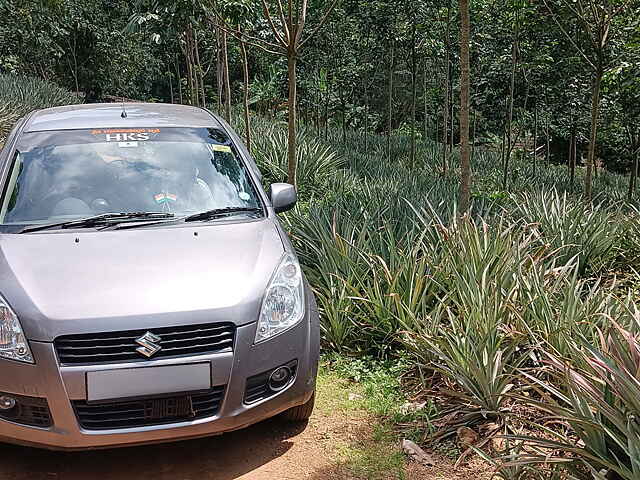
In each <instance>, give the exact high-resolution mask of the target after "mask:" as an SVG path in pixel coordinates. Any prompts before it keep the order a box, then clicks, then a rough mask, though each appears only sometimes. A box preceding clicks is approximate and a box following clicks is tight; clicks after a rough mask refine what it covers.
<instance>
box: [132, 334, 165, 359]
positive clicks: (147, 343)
mask: <svg viewBox="0 0 640 480" xmlns="http://www.w3.org/2000/svg"><path fill="white" fill-rule="evenodd" d="M161 340H162V339H161V338H160V337H159V336H158V335H154V334H153V333H151V332H147V333H145V334H144V335H143V336H141V337H140V338H136V343H137V344H138V345H140V346H139V347H138V348H136V352H138V353H139V354H140V355H144V356H145V357H147V358H151V357H153V356H154V355H155V354H156V353H158V352H159V351H160V350H162V347H161V346H160V345H158V343H160V341H161Z"/></svg>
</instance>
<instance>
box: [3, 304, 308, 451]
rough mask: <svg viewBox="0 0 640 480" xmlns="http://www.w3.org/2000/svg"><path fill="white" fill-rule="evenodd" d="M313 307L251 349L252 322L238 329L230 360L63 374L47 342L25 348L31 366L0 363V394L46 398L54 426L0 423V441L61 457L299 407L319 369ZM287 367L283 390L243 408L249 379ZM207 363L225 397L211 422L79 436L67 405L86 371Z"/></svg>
mask: <svg viewBox="0 0 640 480" xmlns="http://www.w3.org/2000/svg"><path fill="white" fill-rule="evenodd" d="M313 307H315V305H314V306H313ZM313 307H312V308H307V313H306V316H305V319H304V320H303V321H302V322H300V323H299V324H298V325H296V326H295V327H293V328H292V329H290V330H288V331H287V332H284V333H283V334H281V335H279V336H277V337H275V338H273V339H271V340H268V341H266V342H263V343H260V344H257V345H254V344H253V340H254V337H255V329H256V324H255V323H253V324H249V325H245V326H242V327H238V328H237V330H236V340H235V346H234V351H233V353H220V354H212V355H198V356H189V357H182V358H179V359H162V360H155V361H146V362H144V363H142V364H141V363H140V362H135V363H121V364H111V365H93V366H73V367H67V366H60V365H59V363H58V359H57V356H56V353H55V350H54V347H53V344H52V343H45V342H34V341H32V342H30V345H31V349H32V352H33V355H34V357H35V359H36V364H35V365H25V364H21V363H17V362H12V361H9V360H0V391H1V392H5V393H9V394H15V395H26V396H33V397H42V398H46V399H47V401H48V404H49V409H50V411H51V416H52V421H53V424H52V426H51V427H49V428H38V427H29V426H24V425H18V424H16V423H13V422H10V421H5V420H2V419H0V441H4V442H8V443H17V444H23V445H32V446H39V447H45V448H51V449H64V450H66V449H69V450H74V449H91V448H108V447H122V446H130V445H137V444H146V443H155V442H167V441H175V440H182V439H188V438H195V437H202V436H208V435H215V434H220V433H223V432H228V431H231V430H237V429H239V428H243V427H246V426H248V425H251V424H253V423H256V422H259V421H261V420H264V419H266V418H269V417H271V416H274V415H277V414H278V413H280V412H282V411H284V410H287V409H289V408H291V407H294V406H297V405H301V404H303V403H305V402H306V401H307V400H309V398H310V397H311V395H312V394H313V391H314V389H315V378H316V374H317V366H318V355H319V327H318V313H317V311H316V310H315V308H313ZM291 360H297V362H298V367H297V372H296V378H295V380H294V381H293V382H292V383H291V384H290V385H289V386H288V387H287V388H286V389H284V390H282V391H280V392H278V393H277V394H275V395H273V396H272V397H270V398H267V399H265V400H261V401H259V402H256V403H254V404H251V405H245V404H244V401H243V400H244V395H245V387H246V380H247V378H248V377H251V376H253V375H257V374H259V373H262V372H264V371H265V370H267V369H270V368H275V367H277V366H279V365H282V364H286V363H287V362H290V361H291ZM207 361H208V362H211V371H212V386H213V387H215V386H222V385H224V386H225V393H224V398H223V400H222V403H221V405H220V408H219V410H218V412H217V414H216V415H215V416H213V417H207V418H201V419H198V420H192V421H184V422H179V423H172V424H162V425H153V426H144V427H136V428H119V429H114V430H86V429H83V428H82V427H81V426H80V425H79V423H78V419H77V417H76V413H75V411H74V409H73V407H72V403H71V402H72V401H73V400H86V398H87V392H86V373H87V372H88V371H91V370H100V369H109V370H113V369H120V368H131V367H141V366H144V367H151V366H159V365H178V364H187V363H194V362H207Z"/></svg>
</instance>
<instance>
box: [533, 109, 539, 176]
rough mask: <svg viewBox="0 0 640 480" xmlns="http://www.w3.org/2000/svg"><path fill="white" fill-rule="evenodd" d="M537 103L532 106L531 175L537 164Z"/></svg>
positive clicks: (534, 171)
mask: <svg viewBox="0 0 640 480" xmlns="http://www.w3.org/2000/svg"><path fill="white" fill-rule="evenodd" d="M537 160H538V103H537V102H536V104H535V106H534V107H533V175H534V176H535V174H536V168H537V166H538V162H537Z"/></svg>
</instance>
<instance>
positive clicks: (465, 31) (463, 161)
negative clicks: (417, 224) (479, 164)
mask: <svg viewBox="0 0 640 480" xmlns="http://www.w3.org/2000/svg"><path fill="white" fill-rule="evenodd" d="M459 10H460V169H461V176H460V195H459V201H458V205H459V209H460V214H462V215H463V214H465V213H467V212H468V211H469V206H470V205H469V204H470V198H471V161H470V158H469V157H470V151H469V91H470V84H471V81H470V76H471V72H470V62H469V43H470V36H471V26H470V19H469V0H460V1H459Z"/></svg>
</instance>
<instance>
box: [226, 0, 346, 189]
mask: <svg viewBox="0 0 640 480" xmlns="http://www.w3.org/2000/svg"><path fill="white" fill-rule="evenodd" d="M337 2H338V0H332V1H331V3H330V4H329V6H328V7H327V8H326V9H325V11H324V13H323V14H322V15H321V16H320V17H319V20H318V22H317V24H316V26H315V27H314V28H313V29H312V31H311V32H310V33H309V34H308V35H307V36H306V37H303V32H304V28H305V26H306V24H307V15H308V11H309V2H308V0H301V1H300V2H294V1H293V0H289V2H287V4H286V5H283V3H282V1H281V0H277V2H276V3H277V5H276V10H277V11H272V10H273V8H272V7H273V5H270V2H268V1H267V0H261V3H262V12H263V15H264V18H265V20H266V22H267V23H268V25H269V29H270V30H271V33H272V35H273V38H272V40H265V39H264V38H259V37H256V36H249V35H247V34H245V37H246V39H247V43H248V44H252V45H256V46H258V47H260V48H262V49H263V50H265V51H267V52H269V53H273V54H276V55H281V56H285V57H286V58H287V79H288V90H289V99H288V105H287V107H288V141H287V163H288V167H287V181H288V182H289V183H291V184H293V185H294V186H296V185H297V177H296V172H297V158H296V142H297V140H296V128H297V102H298V77H297V65H298V58H299V56H300V53H301V51H302V49H303V47H304V46H305V45H306V44H307V42H309V40H310V39H311V38H313V36H314V35H315V34H316V33H317V32H318V31H319V30H320V29H321V28H322V27H323V26H324V24H325V23H326V22H327V20H328V19H329V15H331V12H332V11H333V9H334V8H335V6H336V4H337ZM218 16H219V18H220V20H221V21H222V22H223V24H224V29H225V31H228V32H230V33H232V34H233V35H234V36H242V34H241V32H240V31H239V30H238V29H237V28H236V27H234V26H233V25H230V24H229V22H228V21H226V19H225V18H224V16H222V15H220V13H219V12H218Z"/></svg>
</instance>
